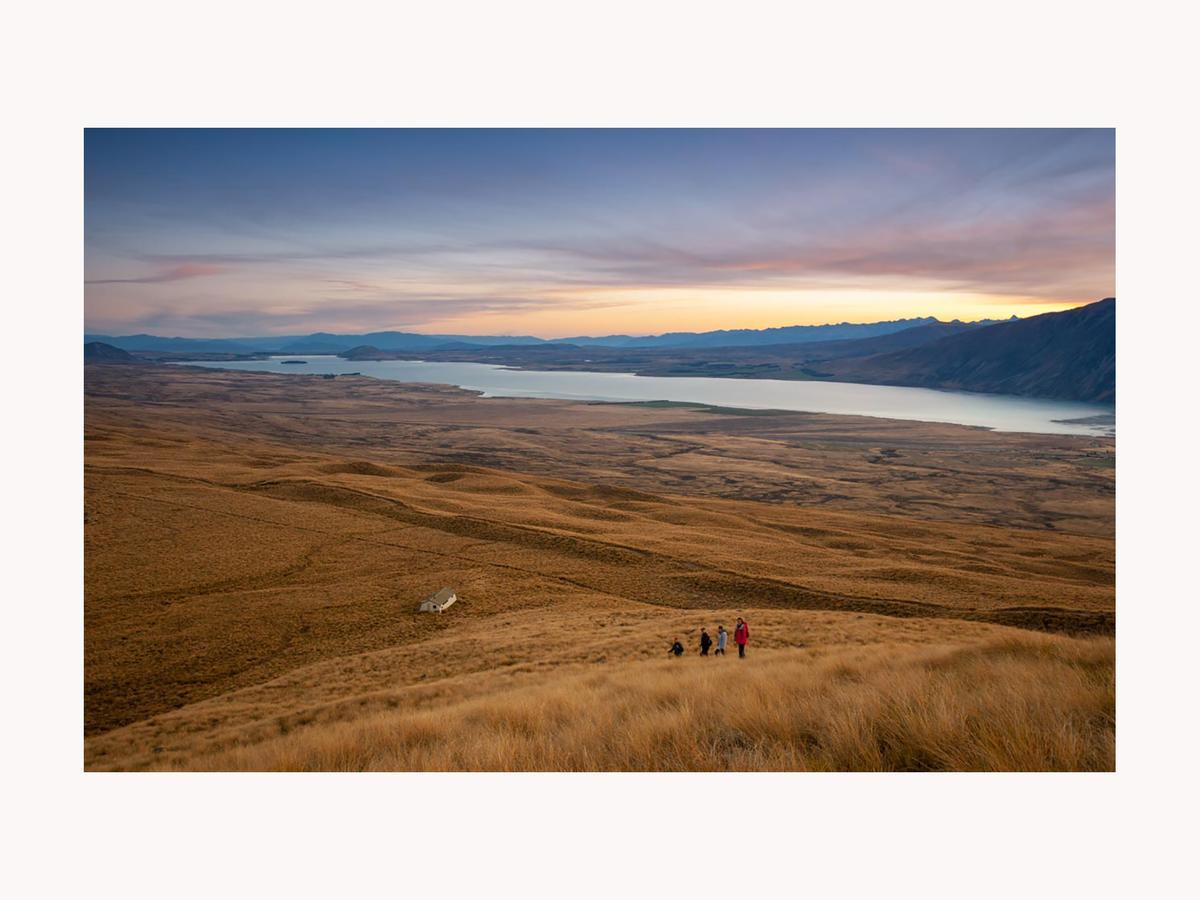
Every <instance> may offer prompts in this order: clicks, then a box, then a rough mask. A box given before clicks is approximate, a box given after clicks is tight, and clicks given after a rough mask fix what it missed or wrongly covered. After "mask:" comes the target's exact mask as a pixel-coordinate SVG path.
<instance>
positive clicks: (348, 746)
mask: <svg viewBox="0 0 1200 900" xmlns="http://www.w3.org/2000/svg"><path fill="white" fill-rule="evenodd" d="M1114 716H1115V713H1114V680H1113V642H1112V640H1111V639H1108V638H1090V639H1085V640H1080V639H1072V638H1064V637H1056V636H1048V635H1036V634H1028V635H1020V634H1018V635H1014V636H1011V637H1005V638H1001V639H993V640H991V641H988V642H985V643H982V644H977V645H973V646H966V647H916V648H914V647H897V646H888V645H876V646H872V647H865V648H844V649H842V650H841V651H839V652H837V653H833V654H828V655H823V654H809V653H805V652H803V651H768V652H765V653H758V654H756V655H755V656H754V657H752V658H749V659H747V660H738V659H736V658H727V659H700V658H698V657H692V658H684V659H682V660H668V661H661V662H658V661H656V662H633V663H629V664H626V665H624V666H621V667H619V668H615V669H611V670H609V671H607V672H605V673H603V674H591V675H585V676H575V677H570V678H563V679H556V680H555V681H553V682H552V683H547V684H543V685H539V686H536V687H530V688H521V689H516V690H512V691H508V692H505V693H498V694H495V695H492V696H488V697H486V698H482V699H475V700H470V701H467V702H462V703H451V704H449V705H447V706H444V707H440V708H435V709H429V710H422V711H415V712H397V713H385V714H377V715H373V716H369V717H364V718H360V719H356V720H351V721H348V722H339V723H335V724H331V725H323V726H315V727H310V728H304V729H300V730H298V731H294V732H292V733H290V734H288V735H286V736H283V737H279V738H275V739H272V740H268V741H265V742H261V743H257V744H254V745H252V746H246V747H236V748H233V749H229V750H225V751H222V752H218V753H214V754H211V755H207V756H200V757H198V758H194V759H191V760H189V761H188V763H187V765H186V768H189V769H217V770H256V771H262V770H320V771H331V770H333V771H346V770H351V771H358V770H406V771H425V770H438V771H442V770H472V771H481V770H482V771H613V770H615V771H720V770H734V771H743V770H752V771H779V770H783V771H845V770H851V771H938V770H952V771H1011V770H1020V771H1039V770H1076V771H1077V770H1102V771H1109V770H1112V769H1113V765H1114V722H1115V718H1114Z"/></svg>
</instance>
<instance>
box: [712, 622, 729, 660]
mask: <svg viewBox="0 0 1200 900" xmlns="http://www.w3.org/2000/svg"><path fill="white" fill-rule="evenodd" d="M728 643H729V632H728V631H726V630H725V626H724V625H718V626H717V649H716V651H715V652H714V653H713V655H714V656H724V655H725V645H726V644H728Z"/></svg>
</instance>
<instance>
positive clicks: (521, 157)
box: [85, 129, 1115, 337]
mask: <svg viewBox="0 0 1200 900" xmlns="http://www.w3.org/2000/svg"><path fill="white" fill-rule="evenodd" d="M1113 182H1114V139H1113V132H1112V131H1111V130H1107V129H1104V130H1064V131H1055V130H750V131H744V130H448V131H443V130H419V129H413V130H300V131H294V130H238V131H230V130H153V131H144V130H89V131H88V132H87V133H86V137H85V216H86V218H85V266H86V276H85V278H86V284H85V320H86V321H85V327H86V329H87V330H88V331H90V332H99V333H107V334H130V333H135V332H150V333H154V334H161V335H181V336H186V337H218V336H255V335H269V334H307V333H310V332H314V331H333V332H364V331H376V330H387V329H394V330H401V331H419V332H430V333H433V332H438V333H455V334H533V335H539V336H542V337H563V336H570V335H584V334H591V335H599V334H612V333H626V334H647V333H659V332H663V331H704V330H710V329H715V328H763V327H768V326H777V325H793V324H820V323H825V322H841V321H851V322H870V321H878V320H881V319H895V318H902V317H911V316H923V315H935V316H938V317H939V318H942V319H953V318H960V319H979V318H1000V317H1007V316H1009V315H1012V314H1016V315H1020V316H1025V315H1033V314H1036V313H1040V312H1048V311H1051V310H1057V309H1063V308H1066V307H1070V306H1077V305H1079V304H1082V303H1087V302H1090V301H1092V300H1097V299H1100V298H1102V297H1106V296H1112V295H1113V294H1114V293H1115V290H1114V239H1113V232H1114V184H1113Z"/></svg>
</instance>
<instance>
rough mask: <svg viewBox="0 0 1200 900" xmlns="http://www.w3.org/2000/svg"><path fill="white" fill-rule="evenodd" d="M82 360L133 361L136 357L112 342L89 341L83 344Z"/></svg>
mask: <svg viewBox="0 0 1200 900" xmlns="http://www.w3.org/2000/svg"><path fill="white" fill-rule="evenodd" d="M83 361H84V362H85V363H89V362H93V363H94V362H104V363H135V362H137V361H138V360H137V358H136V357H134V356H133V355H132V354H130V353H126V352H125V351H124V350H122V349H120V348H119V347H114V346H113V345H112V344H105V343H103V342H101V341H91V342H90V343H87V344H84V345H83Z"/></svg>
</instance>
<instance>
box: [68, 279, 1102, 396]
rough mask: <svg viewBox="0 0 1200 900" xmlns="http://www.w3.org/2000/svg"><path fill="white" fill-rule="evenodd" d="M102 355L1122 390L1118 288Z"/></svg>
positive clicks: (133, 340) (164, 345)
mask: <svg viewBox="0 0 1200 900" xmlns="http://www.w3.org/2000/svg"><path fill="white" fill-rule="evenodd" d="M86 340H88V341H89V344H88V345H87V349H86V350H85V357H87V358H88V359H90V360H91V361H95V362H106V361H126V362H128V361H130V360H131V359H143V360H145V359H155V358H158V359H168V358H173V359H188V358H191V359H197V358H202V357H204V356H207V357H208V358H214V357H216V356H218V355H220V356H222V357H224V358H236V357H240V358H246V357H249V356H252V355H254V354H260V355H261V354H270V353H284V354H287V353H294V354H305V353H312V354H319V353H330V354H337V355H339V356H342V357H344V358H347V359H355V360H378V359H427V360H438V361H461V362H482V363H491V364H494V365H504V366H511V367H516V368H525V369H543V370H551V371H601V372H604V371H614V372H634V373H637V374H640V375H660V376H705V377H721V378H770V379H791V380H830V381H850V382H860V383H866V384H890V385H904V386H912V387H928V388H940V389H944V390H964V391H978V392H983V393H1000V394H1017V395H1022V396H1030V397H1047V398H1056V399H1063V400H1079V401H1087V402H1095V403H1112V402H1114V399H1115V396H1116V300H1115V299H1113V298H1108V299H1105V300H1101V301H1098V302H1096V303H1091V304H1089V305H1087V306H1082V307H1078V308H1076V309H1072V310H1067V311H1065V312H1059V313H1045V314H1043V315H1038V316H1030V317H1029V318H1026V319H1017V318H1015V317H1014V318H1012V319H1009V320H1005V321H1001V322H995V321H987V320H985V321H980V322H959V321H954V322H941V321H938V320H937V319H935V318H932V317H925V318H914V319H898V320H895V321H891V322H874V323H870V324H863V325H859V324H849V323H840V324H836V325H797V326H790V327H787V328H764V329H758V330H750V329H739V330H733V331H709V332H675V333H672V334H663V335H654V336H650V337H630V336H628V335H608V336H606V337H600V338H571V339H556V340H544V339H541V338H535V337H528V336H526V337H509V336H495V335H486V336H478V335H424V334H411V333H407V332H397V331H381V332H372V333H369V334H360V335H337V334H324V333H318V334H312V335H307V336H303V337H298V336H284V337H273V338H229V339H218V340H205V339H189V338H161V337H156V336H154V335H129V336H126V337H106V336H102V335H87V336H86Z"/></svg>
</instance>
